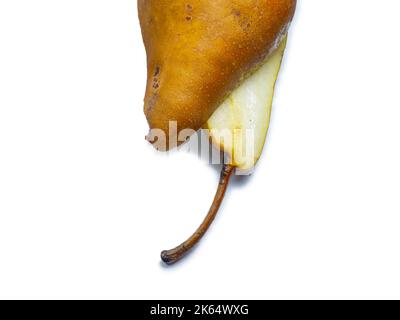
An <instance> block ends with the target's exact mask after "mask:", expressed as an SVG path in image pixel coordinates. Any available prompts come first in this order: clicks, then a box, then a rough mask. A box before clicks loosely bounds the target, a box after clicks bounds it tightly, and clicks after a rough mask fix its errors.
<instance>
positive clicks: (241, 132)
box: [207, 37, 286, 170]
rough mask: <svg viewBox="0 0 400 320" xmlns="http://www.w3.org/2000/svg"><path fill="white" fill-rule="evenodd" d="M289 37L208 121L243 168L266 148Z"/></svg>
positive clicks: (217, 142) (234, 161) (218, 143)
mask: <svg viewBox="0 0 400 320" xmlns="http://www.w3.org/2000/svg"><path fill="white" fill-rule="evenodd" d="M285 48H286V37H285V38H284V40H283V41H282V42H281V44H280V45H279V47H278V48H277V49H276V50H275V51H274V53H273V54H271V55H270V56H269V57H268V59H267V60H266V62H265V63H264V64H263V66H262V67H261V68H260V69H259V70H257V71H256V72H255V73H254V74H253V75H252V76H250V77H249V78H248V79H247V80H245V82H243V84H241V85H240V87H238V88H237V89H236V90H235V91H233V92H232V94H231V95H230V96H229V97H228V98H227V99H226V101H225V102H223V103H222V104H221V106H220V107H219V108H218V109H217V111H216V112H215V113H214V114H213V115H212V117H211V118H210V119H209V120H208V121H207V128H208V129H209V130H210V131H209V134H210V137H211V139H212V142H213V144H214V145H216V146H217V147H218V148H219V149H221V150H223V151H224V152H225V153H226V154H227V155H229V157H230V161H231V164H232V165H233V166H235V167H237V168H239V169H242V170H249V169H252V168H253V167H254V166H255V164H256V163H257V161H258V159H259V158H260V156H261V153H262V150H263V148H264V144H265V140H266V136H267V132H268V127H269V122H270V116H271V109H272V100H273V96H274V89H275V83H276V79H277V78H278V74H279V70H280V67H281V62H282V58H283V54H284V52H285Z"/></svg>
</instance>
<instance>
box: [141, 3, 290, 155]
mask: <svg viewBox="0 0 400 320" xmlns="http://www.w3.org/2000/svg"><path fill="white" fill-rule="evenodd" d="M295 7H296V0H263V1H260V0H236V1H232V0H213V1H211V0H196V1H193V0H173V1H172V0H138V12H139V18H140V24H141V29H142V35H143V41H144V44H145V48H146V52H147V68H148V74H147V86H146V95H145V99H144V112H145V114H146V117H147V120H148V123H149V126H150V129H153V130H151V131H150V134H149V135H148V140H149V141H150V142H153V143H154V142H157V144H155V145H156V147H157V148H158V149H160V150H168V149H170V148H172V147H175V146H176V145H178V144H180V143H182V142H184V141H178V135H179V132H181V131H182V130H185V129H192V132H195V131H196V130H198V129H200V128H201V127H202V126H203V125H204V124H205V123H206V122H207V120H208V119H209V118H210V117H211V115H212V114H213V113H214V112H215V111H216V109H217V108H218V107H219V105H220V104H221V103H222V102H223V101H224V100H225V99H226V98H227V96H228V95H229V94H230V93H231V92H232V91H233V90H234V89H236V88H237V87H238V86H239V85H240V84H241V83H242V82H243V80H244V79H246V78H247V77H248V76H249V75H251V74H252V73H253V71H254V70H256V69H258V68H259V66H260V65H261V64H262V62H263V61H264V60H265V58H266V57H268V56H269V55H270V54H271V52H272V51H273V50H274V49H275V48H276V44H277V40H279V39H281V37H282V35H284V34H285V33H286V32H287V29H288V27H289V24H290V22H291V20H292V18H293V15H294V11H295Z"/></svg>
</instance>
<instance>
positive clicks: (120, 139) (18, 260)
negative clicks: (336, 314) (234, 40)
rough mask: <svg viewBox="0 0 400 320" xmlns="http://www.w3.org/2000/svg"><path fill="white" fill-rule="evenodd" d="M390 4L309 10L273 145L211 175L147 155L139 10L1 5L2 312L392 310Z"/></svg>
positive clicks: (394, 23) (19, 2) (178, 159)
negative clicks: (382, 301) (184, 252)
mask: <svg viewBox="0 0 400 320" xmlns="http://www.w3.org/2000/svg"><path fill="white" fill-rule="evenodd" d="M399 11H400V2H399V1H397V0H382V1H376V0H375V1H372V0H368V1H367V0H351V1H349V0H318V1H312V0H303V1H300V2H299V4H298V11H297V15H296V18H295V20H294V23H293V25H292V29H291V32H290V41H289V46H288V50H287V53H286V56H285V61H284V64H283V68H282V73H281V75H280V80H279V82H278V86H277V91H276V98H275V102H274V112H273V117H272V123H271V128H270V132H269V135H268V142H267V145H266V148H265V152H264V154H263V158H262V160H261V161H260V163H259V165H258V167H257V170H256V172H255V174H254V175H253V176H252V177H250V178H248V179H240V180H235V181H234V182H233V184H232V185H231V188H230V190H229V193H228V194H227V197H226V201H225V203H224V205H223V207H222V209H221V212H220V215H219V216H218V218H217V219H216V221H215V224H214V225H213V227H212V228H211V230H210V232H209V234H208V235H207V236H206V237H205V239H204V240H203V241H202V242H201V245H200V246H198V247H197V249H196V250H195V251H194V252H193V253H192V254H191V255H190V256H189V257H188V258H187V259H186V260H184V261H182V262H181V263H179V264H177V265H176V266H174V267H172V268H167V267H164V266H163V265H162V264H160V262H159V252H160V251H161V249H168V248H170V247H172V246H174V245H176V244H178V242H179V241H181V240H184V238H186V237H187V236H188V235H189V234H190V233H191V232H192V231H193V230H194V229H195V228H196V227H197V225H198V224H199V223H200V221H201V220H202V219H203V217H204V215H205V213H206V211H207V209H208V207H209V205H210V202H211V199H212V197H213V195H214V192H215V188H216V184H217V179H218V176H219V172H218V171H217V170H216V168H214V167H212V166H210V165H208V164H207V163H206V162H204V161H203V160H200V159H198V158H197V157H196V156H194V155H193V154H191V153H187V152H175V153H173V154H171V155H169V156H165V155H162V154H159V153H157V152H156V151H154V150H153V149H152V147H151V146H149V145H148V144H147V143H146V141H145V140H144V136H145V134H146V133H147V130H148V128H147V123H146V120H145V117H144V115H143V113H142V99H143V95H144V88H145V80H146V79H145V74H146V70H145V53H144V49H143V45H142V40H141V35H140V29H139V25H138V19H137V12H136V1H133V0H129V1H128V0H118V1H115V0H35V1H31V0H12V1H11V0H0V298H78V299H79V298H123V299H125V298H129V299H130V298H169V299H183V298H187V299H189V298H210V299H212V298H226V299H230V298H256V299H258V298H263V299H267V298H274V299H280V298H306V299H308V298H322V299H324V298H400V272H399V270H400V254H399V252H400V199H399V195H400V165H399V164H400V148H399V142H400V125H399V121H400V96H399V95H400V89H399V82H400V78H399V74H400V62H399V57H400V43H399V41H398V31H399V30H400V20H399V19H398V12H399Z"/></svg>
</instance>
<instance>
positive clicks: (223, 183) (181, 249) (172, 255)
mask: <svg viewBox="0 0 400 320" xmlns="http://www.w3.org/2000/svg"><path fill="white" fill-rule="evenodd" d="M233 171H234V167H233V166H231V165H224V166H223V168H222V171H221V177H220V180H219V185H218V189H217V193H216V194H215V198H214V201H213V203H212V205H211V208H210V210H209V211H208V214H207V216H206V217H205V219H204V221H203V223H202V224H201V225H200V227H198V229H197V230H196V232H195V233H194V234H193V235H192V236H191V237H190V238H189V239H187V240H186V241H185V242H183V243H182V244H180V245H179V246H177V247H176V248H174V249H171V250H165V251H163V252H161V259H162V261H164V262H165V263H166V264H168V265H171V264H174V263H175V262H177V261H179V260H180V259H182V258H183V257H184V256H185V254H186V253H187V252H188V251H189V250H190V249H192V248H193V247H194V246H195V245H196V244H197V243H198V242H199V241H200V240H201V238H202V237H203V236H204V234H205V233H206V232H207V230H208V228H209V227H210V225H211V224H212V222H213V221H214V219H215V217H216V215H217V213H218V209H219V208H220V206H221V203H222V200H223V199H224V196H225V192H226V189H227V187H228V184H229V180H230V178H231V176H232V173H233Z"/></svg>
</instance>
